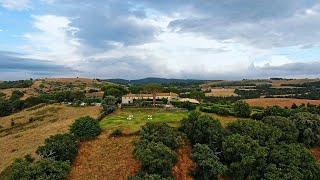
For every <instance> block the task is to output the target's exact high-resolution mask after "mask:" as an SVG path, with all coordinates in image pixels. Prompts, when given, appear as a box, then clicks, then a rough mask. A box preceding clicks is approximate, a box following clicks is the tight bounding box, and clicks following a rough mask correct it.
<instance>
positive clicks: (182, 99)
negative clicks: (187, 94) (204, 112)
mask: <svg viewBox="0 0 320 180" xmlns="http://www.w3.org/2000/svg"><path fill="white" fill-rule="evenodd" d="M179 101H180V102H191V103H194V104H200V102H199V101H198V100H196V99H190V98H180V99H179Z"/></svg>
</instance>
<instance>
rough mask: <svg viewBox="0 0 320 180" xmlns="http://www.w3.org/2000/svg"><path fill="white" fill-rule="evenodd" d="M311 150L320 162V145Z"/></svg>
mask: <svg viewBox="0 0 320 180" xmlns="http://www.w3.org/2000/svg"><path fill="white" fill-rule="evenodd" d="M310 152H311V153H312V154H313V156H314V157H315V158H316V159H317V161H318V162H320V146H317V147H314V148H312V149H310Z"/></svg>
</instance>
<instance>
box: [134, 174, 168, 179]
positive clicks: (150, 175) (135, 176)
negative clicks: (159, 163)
mask: <svg viewBox="0 0 320 180" xmlns="http://www.w3.org/2000/svg"><path fill="white" fill-rule="evenodd" d="M128 180H173V179H172V178H171V177H166V178H164V177H161V176H160V175H159V174H145V175H141V174H136V175H134V176H131V177H129V178H128Z"/></svg>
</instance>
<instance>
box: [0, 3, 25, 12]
mask: <svg viewBox="0 0 320 180" xmlns="http://www.w3.org/2000/svg"><path fill="white" fill-rule="evenodd" d="M0 4H1V6H2V7H4V8H7V9H12V10H19V11H21V10H24V9H27V8H29V7H30V0H1V1H0Z"/></svg>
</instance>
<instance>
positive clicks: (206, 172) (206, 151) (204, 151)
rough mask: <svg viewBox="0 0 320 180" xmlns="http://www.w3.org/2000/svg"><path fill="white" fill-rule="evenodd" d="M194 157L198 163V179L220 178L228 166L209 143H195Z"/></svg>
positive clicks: (196, 173)
mask: <svg viewBox="0 0 320 180" xmlns="http://www.w3.org/2000/svg"><path fill="white" fill-rule="evenodd" d="M192 159H193V160H194V162H195V163H196V168H195V178H196V179H218V178H219V177H220V176H221V175H222V174H223V173H224V172H225V171H226V167H225V166H224V165H223V164H222V163H221V162H220V161H219V158H218V157H217V156H216V155H215V153H214V151H212V150H211V149H210V148H209V146H207V145H203V144H196V145H194V146H193V150H192Z"/></svg>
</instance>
